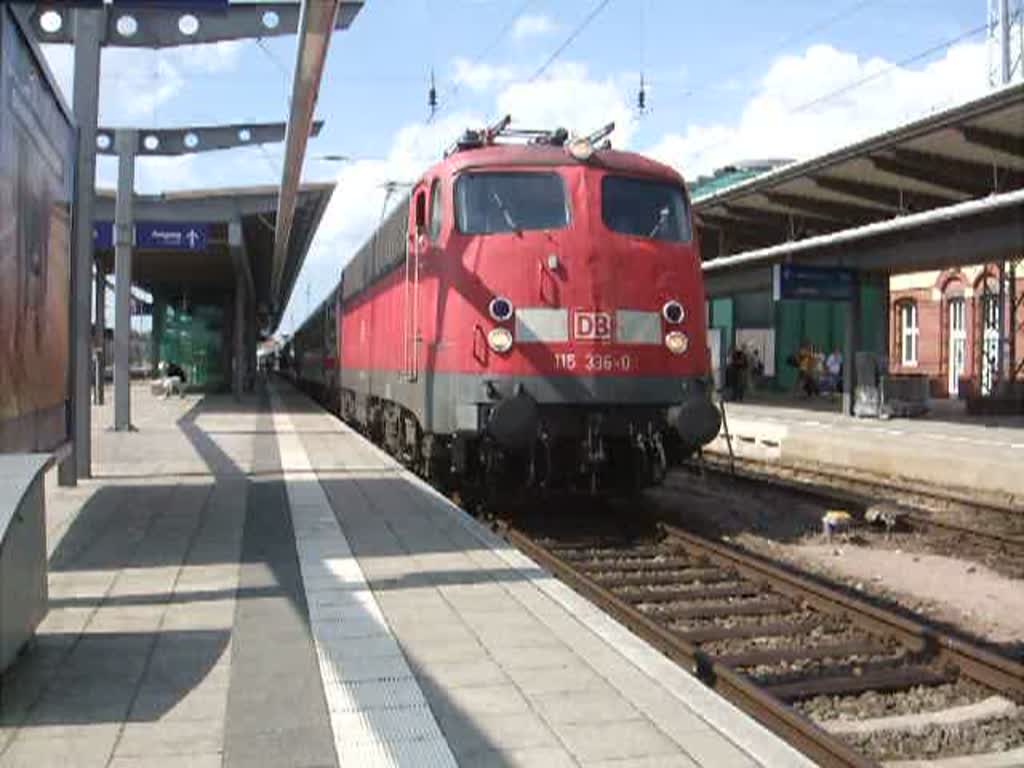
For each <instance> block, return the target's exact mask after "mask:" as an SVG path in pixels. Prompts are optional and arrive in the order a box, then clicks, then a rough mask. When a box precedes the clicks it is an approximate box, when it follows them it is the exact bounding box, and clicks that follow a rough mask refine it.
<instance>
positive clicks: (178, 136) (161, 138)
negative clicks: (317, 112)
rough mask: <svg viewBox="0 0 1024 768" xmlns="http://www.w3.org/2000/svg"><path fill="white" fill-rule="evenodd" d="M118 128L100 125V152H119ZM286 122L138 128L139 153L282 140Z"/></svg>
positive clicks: (314, 132)
mask: <svg viewBox="0 0 1024 768" xmlns="http://www.w3.org/2000/svg"><path fill="white" fill-rule="evenodd" d="M323 125H324V122H323V120H317V121H316V122H314V123H313V126H312V129H311V131H310V135H312V136H317V135H319V134H320V129H321V128H323ZM117 130H118V129H117V128H107V127H102V128H99V129H98V130H97V132H96V145H97V148H96V151H97V152H98V153H99V154H101V155H116V154H117V152H116V150H115V149H114V135H115V134H116V133H117ZM284 133H285V124H284V123H235V124H230V125H197V126H189V127H188V128H156V129H148V130H143V129H139V131H138V141H137V143H138V146H137V147H136V148H135V153H136V155H138V156H140V157H145V156H146V155H152V156H173V155H193V154H197V153H199V152H212V151H214V150H218V149H232V148H234V147H245V146H251V145H256V144H270V143H273V142H278V141H283V140H284Z"/></svg>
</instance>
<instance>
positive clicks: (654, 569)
mask: <svg viewBox="0 0 1024 768" xmlns="http://www.w3.org/2000/svg"><path fill="white" fill-rule="evenodd" d="M696 565H698V564H697V563H695V562H694V561H693V560H687V559H684V558H679V557H673V558H670V559H666V560H628V561H626V560H595V561H593V562H589V563H580V564H579V565H577V566H576V568H577V570H579V571H581V572H582V573H587V574H590V573H603V572H607V571H621V572H624V573H634V572H635V573H659V572H663V571H680V570H682V569H684V568H693V567H694V566H696Z"/></svg>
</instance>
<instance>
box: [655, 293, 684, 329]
mask: <svg viewBox="0 0 1024 768" xmlns="http://www.w3.org/2000/svg"><path fill="white" fill-rule="evenodd" d="M661 316H662V317H664V318H665V321H666V322H668V323H672V324H673V325H678V324H679V323H681V322H683V318H685V317H686V310H684V309H683V305H682V304H680V303H679V302H678V301H676V300H675V299H672V300H671V301H666V302H665V306H664V307H662V308H661Z"/></svg>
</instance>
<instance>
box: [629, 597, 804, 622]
mask: <svg viewBox="0 0 1024 768" xmlns="http://www.w3.org/2000/svg"><path fill="white" fill-rule="evenodd" d="M794 610H797V607H796V606H795V605H793V603H792V602H790V601H789V600H784V599H777V598H769V599H765V600H752V601H749V602H740V603H709V604H706V605H691V606H686V607H683V608H663V609H659V610H657V611H651V612H650V613H648V615H649V616H650V617H651V618H655V619H668V620H670V621H681V620H685V619H718V618H728V617H730V616H769V615H771V614H776V613H782V614H785V613H791V612H792V611H794Z"/></svg>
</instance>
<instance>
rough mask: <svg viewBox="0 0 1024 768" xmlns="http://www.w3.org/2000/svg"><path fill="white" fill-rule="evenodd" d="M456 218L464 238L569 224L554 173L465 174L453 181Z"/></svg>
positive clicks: (558, 178)
mask: <svg viewBox="0 0 1024 768" xmlns="http://www.w3.org/2000/svg"><path fill="white" fill-rule="evenodd" d="M455 215H456V221H457V222H458V226H459V231H460V232H462V233H464V234H467V235H482V234H490V233H495V232H518V231H522V230H524V229H558V228H560V227H564V226H566V225H567V224H568V223H569V206H568V203H567V202H566V196H565V184H563V183H562V177H561V176H559V175H558V174H557V173H536V172H519V171H517V172H513V173H505V172H491V173H464V174H462V175H461V176H459V178H458V180H457V181H456V182H455Z"/></svg>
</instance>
